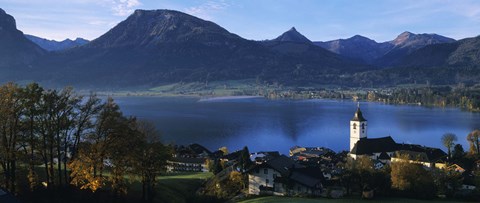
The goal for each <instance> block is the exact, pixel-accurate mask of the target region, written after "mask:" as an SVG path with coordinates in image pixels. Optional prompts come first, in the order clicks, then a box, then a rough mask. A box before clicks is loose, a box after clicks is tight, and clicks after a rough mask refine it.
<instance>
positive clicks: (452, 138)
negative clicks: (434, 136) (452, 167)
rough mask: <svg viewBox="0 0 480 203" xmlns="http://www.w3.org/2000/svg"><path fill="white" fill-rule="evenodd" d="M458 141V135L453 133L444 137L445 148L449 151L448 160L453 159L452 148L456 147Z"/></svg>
mask: <svg viewBox="0 0 480 203" xmlns="http://www.w3.org/2000/svg"><path fill="white" fill-rule="evenodd" d="M456 141H457V135H455V134H453V133H445V134H443V136H442V144H443V146H445V147H446V148H447V150H448V158H449V159H451V158H452V147H453V146H454V145H455V142H456Z"/></svg>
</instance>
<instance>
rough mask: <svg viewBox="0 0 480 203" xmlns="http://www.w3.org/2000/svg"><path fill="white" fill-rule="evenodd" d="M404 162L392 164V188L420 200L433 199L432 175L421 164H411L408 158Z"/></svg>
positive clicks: (404, 158)
mask: <svg viewBox="0 0 480 203" xmlns="http://www.w3.org/2000/svg"><path fill="white" fill-rule="evenodd" d="M400 159H401V160H404V161H397V162H392V163H391V168H392V171H391V173H390V174H391V179H392V188H394V189H397V190H399V191H402V192H404V193H406V194H409V195H413V196H415V197H420V198H431V197H433V196H434V195H435V187H434V186H435V185H434V181H433V177H432V174H431V173H429V172H428V171H427V170H426V169H425V168H424V167H423V165H421V164H416V163H410V162H408V161H406V160H408V157H403V158H400Z"/></svg>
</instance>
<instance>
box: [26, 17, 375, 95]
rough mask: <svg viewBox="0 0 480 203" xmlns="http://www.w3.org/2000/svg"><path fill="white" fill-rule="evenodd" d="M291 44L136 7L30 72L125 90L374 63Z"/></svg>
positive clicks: (293, 77)
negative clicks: (248, 37)
mask: <svg viewBox="0 0 480 203" xmlns="http://www.w3.org/2000/svg"><path fill="white" fill-rule="evenodd" d="M290 43H292V42H289V41H287V42H282V41H280V42H275V44H274V45H272V46H266V45H264V44H262V43H261V42H256V41H251V40H246V39H243V38H241V37H239V36H237V35H235V34H232V33H230V32H228V31H227V30H225V29H224V28H222V27H220V26H218V25H217V24H215V23H212V22H209V21H205V20H202V19H199V18H197V17H194V16H191V15H188V14H185V13H181V12H178V11H172V10H136V11H135V12H134V13H133V14H132V15H130V16H129V17H128V18H127V19H126V20H124V21H122V22H120V23H119V24H118V25H117V26H115V27H114V28H112V29H111V30H109V31H108V32H107V33H105V34H104V35H102V36H100V37H99V38H97V39H95V40H93V41H91V42H90V43H88V44H85V45H84V46H80V47H75V48H72V49H68V50H65V51H62V52H54V53H51V54H50V55H49V57H47V58H46V59H44V60H41V61H40V62H39V63H40V64H41V66H42V67H43V68H42V69H38V72H32V73H31V74H30V75H31V78H34V79H35V80H43V81H44V82H45V83H52V84H53V83H61V84H63V85H65V84H66V85H71V84H74V85H76V86H83V87H88V88H92V87H109V88H124V87H139V86H142V87H153V86H156V85H160V84H165V83H172V82H189V81H201V82H206V81H215V80H239V79H252V78H261V79H264V80H268V81H277V82H281V83H283V84H287V83H295V84H298V83H311V82H315V83H328V82H329V81H328V80H326V79H325V80H324V79H322V77H323V76H326V75H327V74H330V75H331V74H339V73H344V72H348V71H358V70H362V69H366V68H368V66H365V65H362V64H358V63H353V62H351V61H349V60H344V59H343V58H342V57H340V56H339V55H337V54H334V53H331V52H329V51H327V50H325V49H323V48H320V47H317V46H314V45H313V44H311V43H310V45H307V46H305V45H304V44H299V45H300V47H301V48H300V49H292V50H293V51H292V52H289V51H287V52H282V51H281V50H283V47H284V46H290ZM277 48H278V49H277ZM39 75H41V76H42V77H41V78H38V77H37V76H39ZM35 77H36V78H35ZM329 78H331V76H329Z"/></svg>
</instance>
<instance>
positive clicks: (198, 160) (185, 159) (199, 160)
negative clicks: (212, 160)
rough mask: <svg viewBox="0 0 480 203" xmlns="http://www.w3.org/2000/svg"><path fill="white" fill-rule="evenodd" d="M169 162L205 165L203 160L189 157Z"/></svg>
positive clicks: (177, 158)
mask: <svg viewBox="0 0 480 203" xmlns="http://www.w3.org/2000/svg"><path fill="white" fill-rule="evenodd" d="M169 161H172V162H179V163H193V164H203V163H205V159H204V158H191V157H173V158H171V159H170V160H169Z"/></svg>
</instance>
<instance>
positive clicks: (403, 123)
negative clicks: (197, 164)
mask: <svg viewBox="0 0 480 203" xmlns="http://www.w3.org/2000/svg"><path fill="white" fill-rule="evenodd" d="M114 99H115V101H116V102H117V103H118V104H119V106H120V107H121V110H122V111H123V112H124V114H125V115H132V116H136V117H138V118H139V119H146V120H151V121H152V122H154V123H155V124H156V125H157V127H158V129H159V130H160V132H162V140H163V141H164V142H165V143H174V144H191V143H199V144H202V145H204V146H205V147H207V148H209V149H211V150H212V151H214V150H216V149H218V148H220V147H222V146H226V147H228V149H229V150H230V151H234V150H238V149H241V148H243V146H245V145H246V146H248V148H249V149H250V151H251V152H255V151H267V150H275V151H280V152H281V153H284V154H288V150H289V148H290V147H292V146H294V145H299V146H323V147H328V148H330V149H333V150H335V151H341V150H348V148H349V135H350V134H349V122H350V119H352V117H353V115H354V112H355V110H356V108H357V103H356V102H353V101H340V100H268V99H264V98H251V97H245V98H235V99H232V98H217V99H202V100H200V99H198V98H183V97H114ZM360 107H361V110H362V112H363V115H364V117H365V118H366V119H367V120H368V137H369V138H374V137H384V136H389V135H390V136H392V137H393V139H394V140H395V141H396V142H397V143H402V142H403V143H409V144H421V145H426V146H431V147H438V148H441V149H443V150H445V148H444V147H443V146H442V144H441V140H440V139H441V136H442V135H443V134H445V133H447V132H451V133H455V134H456V135H457V136H458V141H457V142H458V143H460V144H462V145H463V147H464V149H465V150H466V151H467V150H468V143H467V141H466V136H467V134H468V133H469V132H471V131H472V130H473V129H477V128H480V114H479V113H472V112H465V111H461V110H459V109H456V108H427V107H422V106H410V105H387V104H382V103H373V102H361V103H360ZM445 151H446V150H445Z"/></svg>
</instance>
